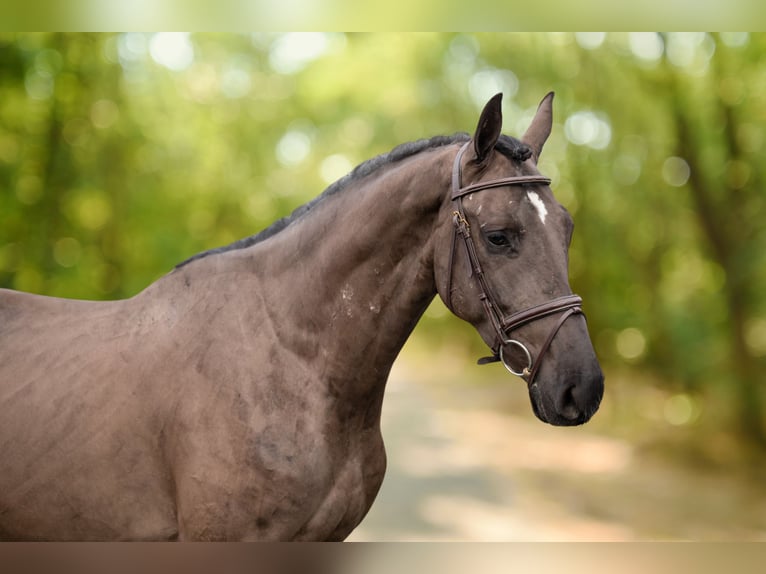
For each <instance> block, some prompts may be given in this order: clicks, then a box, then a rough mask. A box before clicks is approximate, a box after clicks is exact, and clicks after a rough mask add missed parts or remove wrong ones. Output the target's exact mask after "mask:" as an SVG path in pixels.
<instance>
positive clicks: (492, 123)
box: [473, 94, 503, 163]
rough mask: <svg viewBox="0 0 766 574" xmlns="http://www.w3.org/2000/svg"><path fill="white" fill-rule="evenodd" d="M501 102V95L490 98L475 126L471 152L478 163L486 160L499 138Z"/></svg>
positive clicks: (501, 114)
mask: <svg viewBox="0 0 766 574" xmlns="http://www.w3.org/2000/svg"><path fill="white" fill-rule="evenodd" d="M502 100H503V94H495V95H494V96H492V99H491V100H489V101H488V102H487V105H486V106H484V109H483V110H482V112H481V117H479V125H478V126H476V133H474V134H473V150H474V152H475V153H476V161H477V162H478V163H481V162H483V161H484V160H485V159H486V158H487V156H488V155H489V152H491V151H492V149H493V148H494V147H495V144H496V143H497V138H499V137H500V131H501V130H502V128H503V112H502V110H501V106H500V104H501V102H502Z"/></svg>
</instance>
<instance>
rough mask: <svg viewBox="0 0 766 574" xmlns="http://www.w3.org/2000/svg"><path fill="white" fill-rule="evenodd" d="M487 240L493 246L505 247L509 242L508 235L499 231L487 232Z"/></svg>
mask: <svg viewBox="0 0 766 574" xmlns="http://www.w3.org/2000/svg"><path fill="white" fill-rule="evenodd" d="M487 241H489V242H490V243H491V244H492V245H494V246H495V247H507V246H509V245H510V244H511V242H510V241H508V236H507V235H506V234H505V233H503V232H501V231H491V232H489V233H487Z"/></svg>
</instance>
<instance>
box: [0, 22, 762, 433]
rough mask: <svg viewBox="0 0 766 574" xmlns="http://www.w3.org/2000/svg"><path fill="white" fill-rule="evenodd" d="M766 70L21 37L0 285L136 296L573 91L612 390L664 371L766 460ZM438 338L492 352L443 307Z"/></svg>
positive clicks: (692, 36) (610, 43)
mask: <svg viewBox="0 0 766 574" xmlns="http://www.w3.org/2000/svg"><path fill="white" fill-rule="evenodd" d="M764 53H766V36H764V35H762V34H734V33H727V34H717V35H709V34H704V33H686V34H664V35H659V34H651V33H642V34H627V33H610V34H596V33H589V34H571V33H561V34H552V33H550V34H549V33H545V34H527V33H516V34H475V35H468V34H400V35H394V34H282V35H279V34H241V35H236V34H194V35H185V34H137V33H129V34H21V35H14V34H2V35H0V286H2V287H8V288H12V289H20V290H24V291H32V292H38V293H45V294H49V295H55V296H61V297H77V298H96V299H103V298H106V299H108V298H117V297H127V296H131V295H132V294H135V293H136V292H138V291H139V290H141V289H142V288H143V287H145V286H146V285H148V284H149V283H150V282H151V281H153V280H155V279H156V278H157V277H159V276H160V275H162V274H164V273H166V272H168V271H169V270H170V269H172V267H173V265H174V264H175V263H178V262H179V261H181V260H183V259H184V258H186V257H188V256H190V255H192V254H194V253H196V252H198V251H201V250H203V249H206V248H210V247H215V246H218V245H222V244H226V243H228V242H231V241H233V240H235V239H238V238H240V237H244V236H246V235H250V234H252V233H254V232H256V231H258V230H259V229H261V228H263V227H265V226H266V225H268V224H269V223H270V222H272V221H273V220H274V219H276V218H277V217H280V216H282V215H285V214H286V213H289V212H290V211H291V210H292V209H293V208H295V207H296V206H298V205H300V204H301V203H303V202H305V201H307V200H309V199H310V198H312V197H314V196H315V195H317V194H318V193H319V192H321V191H322V189H323V188H324V187H325V186H326V185H327V184H329V183H330V182H332V181H333V180H334V179H337V178H338V177H340V176H342V175H343V174H344V173H346V172H347V171H349V170H350V169H351V168H352V167H353V166H354V165H356V164H357V163H359V162H361V161H363V160H365V159H368V158H369V157H372V156H374V155H376V154H379V153H382V152H385V151H387V150H389V149H390V148H392V147H393V146H395V145H396V144H398V143H401V142H403V141H408V140H414V139H418V138H421V137H428V136H431V135H436V134H439V133H453V132H455V131H471V130H472V129H473V127H474V126H475V123H476V119H477V115H478V111H479V110H480V109H481V106H482V105H483V103H484V102H485V101H486V100H487V98H488V97H489V96H491V95H492V94H494V93H496V92H498V91H502V92H504V94H505V99H504V104H503V105H504V115H505V121H506V124H505V125H506V129H505V131H506V132H507V133H510V134H512V135H519V134H521V133H523V130H524V129H525V128H526V125H527V124H528V122H529V119H530V118H531V115H532V113H533V112H534V110H535V108H536V106H537V103H538V102H539V100H540V99H541V97H542V96H543V95H544V94H545V93H546V92H548V91H549V90H554V91H555V92H556V100H555V103H554V110H555V126H554V131H553V134H552V137H551V138H550V140H549V142H548V144H547V146H546V150H545V153H544V154H543V158H542V161H541V171H542V172H543V173H545V174H547V175H549V176H550V177H551V178H552V179H553V189H554V192H555V193H556V195H557V197H558V198H559V200H560V201H561V202H562V203H563V204H564V205H565V206H566V207H567V208H568V209H569V210H570V212H572V214H573V215H574V218H575V221H576V227H577V228H576V232H575V239H574V243H573V245H572V249H571V261H570V277H571V283H572V287H573V289H574V290H575V292H578V293H580V294H581V295H582V296H583V298H584V300H585V305H586V311H587V313H588V320H589V325H590V329H591V333H592V336H593V339H594V342H595V344H596V347H597V351H598V353H599V356H600V358H601V360H602V362H603V363H604V365H605V366H606V367H607V375H608V371H609V368H615V369H619V368H632V369H640V370H642V371H644V372H651V373H654V374H656V375H657V376H658V377H659V378H660V380H661V381H662V384H663V385H666V386H667V387H668V388H672V389H674V390H675V392H677V393H679V394H678V395H677V396H678V397H682V398H681V399H679V400H677V401H676V407H677V408H676V410H675V411H674V412H675V415H673V416H675V417H676V419H677V420H678V421H679V422H680V423H683V422H684V421H688V420H689V418H690V416H691V415H690V414H689V413H691V410H690V409H689V408H688V405H687V406H686V407H685V406H684V405H685V404H686V403H684V402H683V400H684V399H683V397H690V396H705V397H707V398H706V400H708V401H711V402H712V404H713V405H714V408H715V409H717V411H719V414H718V415H717V416H718V417H719V419H720V420H723V421H724V424H727V425H729V426H731V427H732V428H737V429H739V432H740V436H742V437H746V438H748V439H749V440H750V441H751V442H753V443H755V444H761V445H763V444H764V442H765V441H764V417H763V414H762V413H763V409H764V407H766V398H765V396H764V395H765V392H764V388H763V387H764V362H765V361H766V296H765V295H764V289H763V287H764V286H765V285H766V265H764V256H763V254H764V252H765V251H766V226H765V225H763V221H764V217H765V216H766V213H764V211H765V210H766V206H765V205H764V191H763V183H764V176H766V162H764V161H763V157H764V143H765V142H764V138H765V137H766V133H765V132H764V129H765V127H766V122H765V121H764V120H766V68H765V67H764V61H766V60H764V58H763V55H764ZM419 332H420V333H423V334H425V335H426V336H427V337H429V338H431V339H433V340H435V341H436V342H442V341H446V340H448V339H450V340H454V339H456V338H457V339H460V340H464V342H465V345H467V346H479V342H478V339H477V338H476V337H475V335H473V334H472V333H471V332H470V330H468V329H465V328H464V327H461V326H459V325H458V323H457V321H456V320H455V319H453V318H451V317H449V316H448V314H447V313H446V310H445V309H444V308H443V306H442V305H441V304H440V303H439V302H435V304H434V305H433V306H432V307H431V308H430V309H429V312H428V313H427V314H426V317H425V319H424V323H423V325H422V326H421V328H420V329H419ZM679 401H680V402H679ZM671 411H672V409H671ZM685 413H686V415H689V416H686V418H684V416H685ZM721 413H722V414H721ZM672 414H673V411H672V412H671V415H672Z"/></svg>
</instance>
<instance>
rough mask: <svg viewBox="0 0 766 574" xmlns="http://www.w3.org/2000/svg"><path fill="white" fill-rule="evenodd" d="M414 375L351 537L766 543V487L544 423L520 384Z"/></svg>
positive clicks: (386, 430)
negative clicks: (379, 478)
mask: <svg viewBox="0 0 766 574" xmlns="http://www.w3.org/2000/svg"><path fill="white" fill-rule="evenodd" d="M414 379H417V376H415V374H414V373H413V371H412V370H411V369H408V368H407V366H406V360H405V361H403V362H400V363H398V364H397V366H396V367H395V370H394V372H393V373H392V377H391V380H390V382H389V387H388V389H387V395H386V399H385V402H384V408H383V410H384V413H383V417H384V420H383V436H384V438H385V441H386V447H387V452H388V471H387V474H386V478H385V481H384V483H383V487H382V489H381V492H380V493H379V495H378V498H377V499H376V501H375V504H374V505H373V507H372V509H371V511H370V513H369V514H368V516H367V517H366V518H365V520H364V521H363V522H362V524H361V525H360V527H359V528H357V530H356V531H355V532H354V533H353V534H352V536H351V537H350V540H359V541H362V540H387V541H403V540H429V541H441V540H462V541H509V540H513V541H521V540H523V541H537V540H577V541H581V540H679V539H693V540H742V539H747V540H766V489H753V488H752V486H748V485H747V483H746V482H743V481H742V480H740V479H739V478H738V477H737V476H735V475H727V474H722V473H720V472H718V473H715V474H705V473H700V472H699V471H698V470H696V471H695V470H690V469H685V468H683V467H681V466H677V465H673V464H668V463H661V462H659V461H658V460H656V458H654V457H646V456H644V455H642V454H641V453H640V452H639V450H638V449H636V448H634V447H633V446H631V444H630V443H628V442H627V441H623V440H618V439H615V438H611V437H609V436H606V435H605V434H603V433H597V432H595V431H594V430H592V427H591V426H589V425H586V426H584V427H578V428H568V429H567V428H564V429H562V428H554V427H550V426H548V425H544V424H542V423H540V422H539V421H537V419H535V418H534V416H533V415H532V413H531V409H529V407H528V406H527V405H526V400H527V399H526V396H525V391H524V390H523V389H521V388H518V385H515V387H514V386H512V385H513V383H514V382H515V381H507V382H503V383H502V384H490V385H487V384H483V385H480V386H473V387H469V386H467V385H466V384H465V383H456V382H449V381H444V382H442V383H439V384H434V383H433V382H429V383H423V382H412V380H414ZM509 401H510V402H511V403H513V402H516V403H518V404H516V405H515V407H516V408H513V407H512V408H510V409H509V408H508V403H509ZM499 405H502V406H503V408H502V409H501V408H498V406H499ZM509 411H510V412H514V413H515V412H516V411H518V413H519V414H509Z"/></svg>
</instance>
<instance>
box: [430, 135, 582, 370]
mask: <svg viewBox="0 0 766 574" xmlns="http://www.w3.org/2000/svg"><path fill="white" fill-rule="evenodd" d="M470 143H471V141H468V142H466V143H465V145H463V147H461V148H460V151H459V152H458V153H457V156H456V157H455V163H454V164H453V167H452V201H453V204H454V207H455V211H453V213H452V222H453V223H454V233H453V236H452V245H451V247H450V258H449V267H448V269H447V277H448V279H447V281H448V285H447V292H446V301H445V302H446V304H447V307H448V308H450V309H452V267H453V261H454V258H455V245H457V243H458V237H461V238H462V239H463V244H464V245H465V250H466V255H467V256H468V262H469V264H470V269H469V272H468V273H469V276H473V277H474V278H475V279H476V283H477V285H478V287H479V298H480V299H481V303H482V305H483V306H484V312H485V313H486V315H487V317H488V318H489V321H490V323H491V325H492V328H493V329H494V330H495V334H496V342H495V345H493V346H492V347H491V349H492V356H490V357H484V358H482V359H479V361H478V362H479V364H480V365H484V364H487V363H494V362H497V361H501V362H502V363H503V365H505V368H506V369H508V370H509V371H510V372H511V373H513V374H514V375H517V376H519V377H526V381H527V384H528V385H531V384H532V382H533V381H534V379H535V375H537V372H538V371H539V370H540V365H541V364H542V361H543V357H544V356H545V353H546V352H547V351H548V348H549V347H550V345H551V343H552V342H553V338H554V337H555V336H556V333H558V331H559V329H560V328H561V326H562V325H563V324H564V322H565V321H566V320H567V319H568V318H569V317H571V316H572V315H575V314H578V313H582V312H583V311H582V308H581V305H582V299H581V298H580V296H579V295H564V296H563V297H557V298H555V299H551V300H550V301H547V302H545V303H541V304H539V305H535V306H533V307H530V308H528V309H524V310H523V311H518V312H516V313H513V314H511V315H505V314H503V312H502V311H501V309H500V306H499V305H498V304H497V299H496V298H495V297H494V295H493V294H492V289H491V288H490V286H489V283H488V281H487V277H486V276H485V275H484V271H483V270H482V268H481V263H480V261H479V257H478V255H477V253H476V245H475V244H474V241H473V238H472V237H471V226H470V225H469V223H468V221H467V219H466V217H465V211H463V198H464V197H465V196H466V195H469V194H471V193H476V192H478V191H483V190H485V189H493V188H496V187H505V186H508V185H525V184H531V183H541V184H544V185H550V183H551V180H550V179H548V178H547V177H543V176H542V175H521V176H515V177H504V178H501V179H493V180H489V181H483V182H479V183H474V184H471V185H466V186H465V187H463V185H462V176H463V166H462V164H461V160H462V158H463V154H464V153H465V150H466V149H468V146H469V144H470ZM557 313H560V314H561V316H560V317H559V319H558V321H557V322H556V324H555V325H554V326H553V329H551V331H550V333H549V334H548V338H547V339H546V340H545V342H544V343H543V345H542V347H540V353H539V354H538V355H537V359H535V360H534V361H533V360H532V354H531V353H530V352H529V349H527V347H526V346H525V345H524V344H523V343H522V342H520V341H517V340H515V339H511V338H510V333H511V332H513V331H514V330H516V329H518V328H519V327H522V326H524V325H526V324H528V323H531V322H533V321H536V320H538V319H542V318H543V317H548V316H550V315H555V314H557ZM506 345H513V346H515V347H518V348H519V349H521V350H522V351H523V353H524V355H525V356H526V358H527V366H526V367H524V368H523V369H522V370H521V371H516V370H514V368H513V367H512V366H511V365H509V364H508V362H507V361H506V360H505V357H504V356H503V347H505V346H506Z"/></svg>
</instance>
